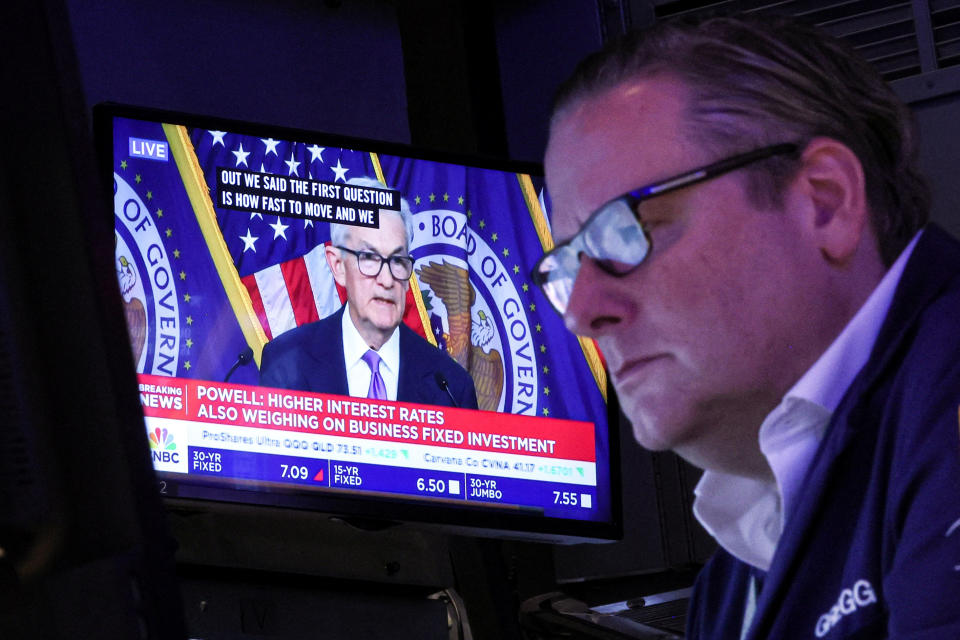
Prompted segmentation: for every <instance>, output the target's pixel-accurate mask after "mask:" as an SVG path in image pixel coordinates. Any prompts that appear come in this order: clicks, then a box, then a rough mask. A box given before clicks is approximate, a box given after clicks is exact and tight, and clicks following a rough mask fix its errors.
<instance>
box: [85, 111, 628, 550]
mask: <svg viewBox="0 0 960 640" xmlns="http://www.w3.org/2000/svg"><path fill="white" fill-rule="evenodd" d="M92 112H93V133H94V140H95V144H96V150H97V161H98V164H99V169H100V174H101V177H102V180H103V184H104V187H105V189H106V191H105V193H112V192H113V187H112V185H113V172H114V167H113V148H114V142H113V133H114V128H113V120H114V118H129V119H135V120H145V121H152V122H158V123H172V124H181V125H184V126H188V127H194V128H204V129H209V130H221V131H229V132H231V133H237V134H241V135H256V136H262V135H263V134H268V135H270V136H271V137H274V138H278V139H284V140H296V141H297V142H304V143H317V144H323V145H325V146H328V147H340V148H349V149H358V150H362V151H364V152H375V153H378V154H388V155H395V156H402V157H407V158H411V159H415V160H425V161H432V162H443V163H451V164H459V165H466V166H470V167H477V168H482V169H493V170H497V171H505V172H511V173H525V174H529V175H533V176H541V177H542V176H543V168H542V165H540V164H538V163H531V162H522V161H514V160H505V159H501V158H493V157H489V156H481V155H469V154H459V153H454V152H449V151H438V150H430V149H425V148H420V147H416V146H413V145H408V144H403V143H397V142H389V141H383V140H375V139H368V138H360V137H354V136H344V135H340V134H334V133H327V132H323V131H318V130H308V129H303V128H296V127H285V126H282V125H277V124H270V123H264V122H258V121H244V120H236V119H231V118H222V117H217V116H209V115H202V114H195V113H186V112H182V111H174V110H167V109H158V108H152V107H144V106H136V105H129V104H120V103H114V102H103V103H99V104H96V105H94V107H93V110H92ZM105 214H106V215H109V216H113V215H114V211H113V210H112V209H111V210H110V211H107V212H105ZM111 228H112V224H111ZM104 284H105V285H107V284H109V285H112V286H116V282H113V283H104ZM606 397H607V416H606V417H607V430H608V436H607V442H608V445H609V451H608V455H609V464H608V468H609V475H610V477H609V487H610V496H609V498H610V516H611V517H610V519H609V520H608V521H604V522H598V521H588V520H575V519H564V518H556V517H547V516H535V515H521V514H516V513H513V512H515V511H516V509H513V508H502V509H501V508H497V507H495V506H489V505H488V506H485V507H474V506H472V505H469V504H464V505H460V504H457V505H452V504H451V505H446V504H445V505H444V506H439V505H438V504H436V503H434V502H433V501H431V500H429V499H422V498H421V499H405V498H403V497H401V496H386V495H376V496H367V495H354V496H351V497H349V498H347V497H342V496H340V495H337V494H331V493H326V492H324V493H320V492H316V493H313V492H303V491H300V492H293V493H289V494H288V493H285V492H284V493H274V492H270V491H264V490H263V489H258V490H254V491H247V490H243V489H238V488H231V487H220V486H215V485H210V486H207V485H205V483H203V482H202V481H199V480H197V479H195V478H191V480H190V482H188V483H184V482H179V478H177V477H176V476H179V475H180V474H174V473H166V472H161V471H158V472H157V478H158V483H159V485H160V491H161V495H163V496H164V499H165V502H166V504H168V506H175V507H176V508H179V509H184V508H188V509H197V510H201V511H203V510H216V508H217V505H220V504H224V505H231V506H232V507H235V506H238V505H244V506H247V507H251V508H254V509H256V508H276V509H285V510H294V511H307V512H313V513H320V514H325V515H328V516H331V517H337V518H341V519H344V520H346V521H347V522H353V523H354V524H357V525H358V526H361V527H363V528H369V529H377V528H382V527H388V526H391V525H394V524H398V523H413V524H418V525H427V526H431V525H436V526H439V527H441V528H442V529H443V530H446V531H450V532H452V533H458V534H468V535H476V536H481V537H497V538H509V539H523V540H532V541H541V542H552V543H563V544H572V543H582V542H612V541H615V540H619V539H621V538H622V536H623V504H622V486H621V477H620V464H621V461H620V446H619V439H620V411H619V405H618V403H617V399H616V394H615V392H614V390H613V387H612V385H611V384H610V382H609V378H608V379H607V389H606ZM545 419H549V418H545ZM140 426H141V428H142V425H140ZM171 482H173V485H172V486H171V484H170V483H171ZM182 487H186V488H187V489H188V490H186V491H182V490H181V488H182ZM184 493H186V494H187V495H184ZM194 494H200V495H194ZM241 498H242V499H241ZM278 498H279V499H278Z"/></svg>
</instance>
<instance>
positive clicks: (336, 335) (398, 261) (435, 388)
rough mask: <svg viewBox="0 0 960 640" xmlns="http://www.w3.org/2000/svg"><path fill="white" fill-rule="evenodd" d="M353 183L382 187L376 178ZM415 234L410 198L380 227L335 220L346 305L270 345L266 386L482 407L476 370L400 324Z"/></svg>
mask: <svg viewBox="0 0 960 640" xmlns="http://www.w3.org/2000/svg"><path fill="white" fill-rule="evenodd" d="M350 184H356V185H359V186H367V187H376V188H381V189H382V188H383V185H382V184H380V183H379V182H377V181H375V180H372V179H370V178H361V179H354V180H351V181H350ZM411 236H412V222H411V218H410V209H409V206H408V205H407V203H406V202H401V208H400V211H392V210H388V209H381V210H380V226H379V227H378V228H371V227H359V226H353V225H343V224H331V225H330V244H329V245H328V246H327V247H326V249H325V252H326V259H327V264H328V265H329V266H330V270H331V271H332V272H333V277H334V279H335V280H336V281H337V284H339V285H340V286H341V287H343V288H344V289H346V292H347V302H346V304H345V305H344V306H343V307H342V308H341V309H340V310H339V311H337V312H336V313H333V314H331V315H330V316H328V317H326V318H324V319H322V320H319V321H317V322H311V323H309V324H305V325H303V326H300V327H297V328H296V329H293V330H291V331H287V332H286V333H284V334H282V335H280V336H278V337H276V338H274V339H273V340H271V341H270V342H269V343H267V345H266V346H265V347H264V349H263V358H262V360H261V365H260V384H261V385H263V386H267V387H279V388H284V389H294V390H299V391H313V392H317V393H333V394H339V395H350V396H355V397H363V398H374V399H379V400H399V401H402V402H415V403H420V404H434V405H442V406H456V407H461V408H466V409H476V408H477V393H476V390H475V389H474V386H473V380H472V379H471V378H470V375H469V374H468V373H467V372H466V371H465V370H464V369H463V367H461V366H460V365H459V364H457V362H456V361H454V360H453V358H451V357H450V356H449V355H447V354H446V353H445V352H444V351H441V350H440V349H437V348H436V347H434V346H433V345H431V344H430V343H429V342H427V341H426V340H424V339H423V338H422V337H420V336H419V335H417V334H416V333H414V331H413V330H411V329H409V328H408V327H406V326H405V325H403V324H402V322H401V321H402V319H403V310H404V303H405V300H406V293H407V288H408V287H409V286H410V282H409V281H410V277H411V276H412V275H413V258H411V257H410V255H409V254H408V249H409V247H410V237H411Z"/></svg>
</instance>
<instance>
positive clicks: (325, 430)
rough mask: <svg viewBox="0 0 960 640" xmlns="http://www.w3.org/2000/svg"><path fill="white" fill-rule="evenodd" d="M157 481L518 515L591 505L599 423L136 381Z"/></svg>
mask: <svg viewBox="0 0 960 640" xmlns="http://www.w3.org/2000/svg"><path fill="white" fill-rule="evenodd" d="M140 400H141V403H142V404H143V407H144V415H145V416H146V423H147V430H148V434H149V438H150V446H151V449H152V455H153V460H154V466H155V468H156V469H157V470H158V471H166V472H172V473H182V474H187V475H195V476H206V477H217V478H225V479H238V480H249V481H257V482H265V483H279V484H286V485H291V486H297V487H308V488H314V489H322V490H328V491H354V492H356V491H360V492H376V493H389V494H395V495H403V496H416V497H421V498H431V499H443V500H458V501H465V502H468V503H469V502H474V503H487V504H501V505H515V506H519V507H525V508H531V509H536V510H537V511H540V512H543V513H545V514H547V515H549V514H557V515H560V514H563V515H565V516H571V515H572V516H573V517H577V515H578V514H585V513H588V512H589V511H590V510H591V509H593V508H594V504H595V502H596V482H597V479H596V464H595V457H594V456H595V443H594V437H595V435H594V425H593V424H592V423H589V422H578V421H573V420H561V419H543V418H533V417H528V416H517V415H511V414H500V413H494V412H482V411H474V410H467V409H455V408H440V407H433V406H426V405H415V404H410V403H401V402H386V401H377V400H367V399H364V398H344V397H341V396H333V395H325V394H312V393H301V392H291V391H284V390H277V389H269V388H263V387H252V386H245V385H232V384H222V383H214V382H205V381H196V380H188V379H182V378H167V377H158V376H147V375H141V376H140Z"/></svg>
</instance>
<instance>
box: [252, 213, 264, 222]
mask: <svg viewBox="0 0 960 640" xmlns="http://www.w3.org/2000/svg"><path fill="white" fill-rule="evenodd" d="M254 218H260V219H261V220H263V214H262V213H258V212H256V211H254V212H253V213H251V214H250V219H251V220H253V219H254Z"/></svg>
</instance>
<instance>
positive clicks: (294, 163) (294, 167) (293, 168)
mask: <svg viewBox="0 0 960 640" xmlns="http://www.w3.org/2000/svg"><path fill="white" fill-rule="evenodd" d="M284 162H286V163H287V167H288V168H289V169H290V172H289V173H288V174H287V175H288V176H299V175H300V174H299V173H297V167H299V166H300V163H299V162H297V161H296V160H294V159H293V151H291V152H290V159H289V160H284Z"/></svg>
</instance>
